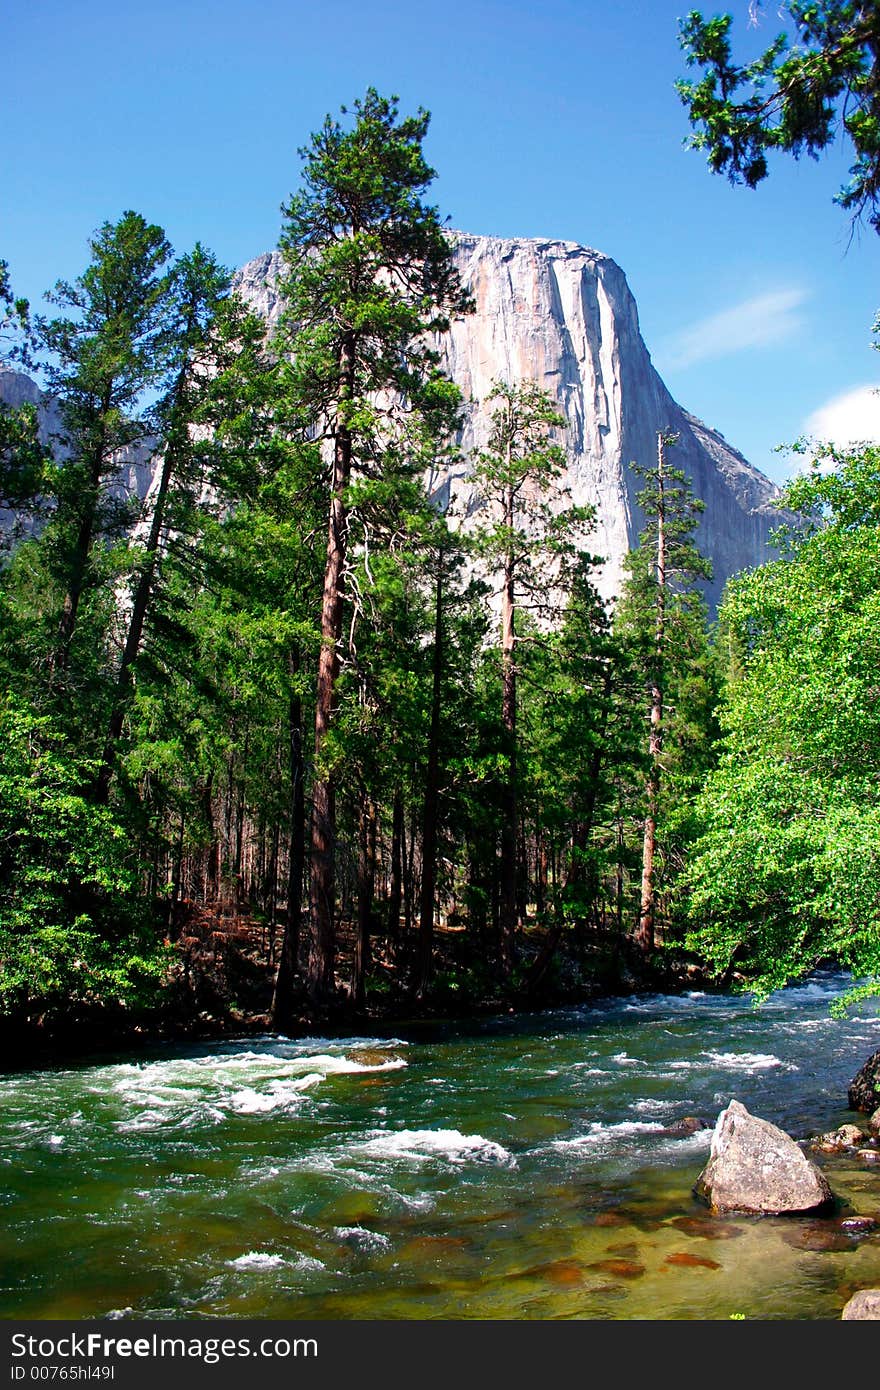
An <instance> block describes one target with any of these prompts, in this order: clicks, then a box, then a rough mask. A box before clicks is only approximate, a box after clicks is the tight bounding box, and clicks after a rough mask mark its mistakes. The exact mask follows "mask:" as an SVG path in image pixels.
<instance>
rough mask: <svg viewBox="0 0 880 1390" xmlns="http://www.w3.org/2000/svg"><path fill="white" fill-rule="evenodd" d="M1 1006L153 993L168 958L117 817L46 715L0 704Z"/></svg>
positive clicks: (33, 1009)
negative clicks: (96, 795)
mask: <svg viewBox="0 0 880 1390" xmlns="http://www.w3.org/2000/svg"><path fill="white" fill-rule="evenodd" d="M0 738H2V743H3V761H2V769H0V962H2V963H0V1013H2V1014H6V1015H7V1016H12V1017H15V1018H17V1019H19V1020H27V1021H29V1022H38V1021H40V1020H43V1021H58V1020H60V1019H72V1018H76V1017H77V1016H80V1017H81V1016H82V1013H83V1011H84V1010H87V1009H89V1008H92V1007H95V1006H100V1007H102V1008H105V1009H106V1008H107V1007H108V1006H109V1007H111V1008H113V1007H115V1008H117V1009H121V1008H128V1009H134V1008H137V1007H139V1006H143V1005H146V1004H149V1003H155V1001H156V997H157V992H158V988H159V986H160V985H161V984H162V982H163V981H164V980H165V978H166V975H167V970H168V966H169V961H168V958H167V953H166V952H165V950H164V949H163V947H162V945H161V942H160V941H159V940H158V939H157V935H156V932H155V930H154V928H153V924H152V923H151V922H150V920H149V913H148V911H145V910H144V906H143V905H142V903H141V902H140V901H139V895H138V887H139V873H138V870H139V865H138V861H137V855H136V852H135V851H134V849H133V846H132V841H131V836H130V834H129V832H128V829H127V828H126V827H125V825H124V824H122V823H121V822H120V821H119V820H118V819H117V818H115V817H114V815H113V813H112V812H111V810H110V809H108V808H107V807H104V806H96V805H95V804H94V801H93V800H92V798H91V795H90V788H91V784H92V781H93V778H94V775H95V767H94V765H93V764H89V763H88V762H87V761H83V760H82V759H81V758H79V757H78V756H77V754H76V752H75V751H74V750H73V749H72V748H71V746H70V740H69V739H68V738H67V737H66V735H65V734H64V733H63V732H62V731H61V730H59V729H58V727H57V726H56V725H55V724H54V723H53V721H52V719H51V718H50V717H49V716H47V715H37V714H34V713H33V711H32V710H30V709H28V708H27V706H26V705H24V704H23V703H22V702H21V701H19V700H18V699H17V698H16V697H14V696H8V697H5V698H4V699H3V702H2V704H0Z"/></svg>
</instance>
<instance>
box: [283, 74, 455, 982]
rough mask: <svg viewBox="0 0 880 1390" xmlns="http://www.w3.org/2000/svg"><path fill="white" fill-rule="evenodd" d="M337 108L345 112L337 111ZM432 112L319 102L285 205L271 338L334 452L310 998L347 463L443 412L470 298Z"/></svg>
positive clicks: (326, 978) (331, 883)
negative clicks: (430, 132)
mask: <svg viewBox="0 0 880 1390" xmlns="http://www.w3.org/2000/svg"><path fill="white" fill-rule="evenodd" d="M343 114H344V115H345V114H347V113H345V112H344V113H343ZM427 128H428V115H427V113H426V112H424V111H421V110H420V111H419V112H418V113H417V114H416V115H415V116H412V117H406V118H399V116H398V104H397V99H396V98H390V99H389V98H384V97H381V96H379V94H378V93H377V92H376V91H375V90H374V89H372V88H371V89H369V90H368V92H367V94H366V96H365V97H364V99H363V101H358V102H356V103H355V107H354V112H353V115H352V118H351V119H350V120H348V121H347V122H346V123H345V124H343V123H340V122H338V121H336V120H334V119H332V118H331V117H330V116H328V117H327V118H326V120H325V122H324V124H323V126H322V127H321V129H320V130H319V131H317V132H316V133H315V134H314V135H313V136H312V137H311V141H310V143H309V145H308V147H307V148H306V149H304V150H303V151H302V152H301V153H302V157H303V161H304V168H303V174H302V186H301V189H300V191H299V192H298V193H297V194H296V195H295V196H294V197H293V198H292V199H291V200H290V202H289V203H288V204H287V206H286V207H285V209H284V212H285V224H284V228H283V231H282V237H281V249H282V253H283V256H284V261H285V269H286V274H285V279H284V282H283V284H282V286H281V291H282V294H283V296H284V299H285V301H286V311H285V314H284V317H283V319H282V322H281V327H280V332H279V339H278V345H279V348H280V349H281V350H282V351H284V352H287V353H291V354H292V357H293V364H294V365H293V368H292V374H293V379H294V385H295V390H296V392H297V394H298V398H299V400H300V402H301V405H302V409H303V411H304V415H305V417H306V421H307V426H308V428H309V429H310V430H311V431H312V432H313V433H314V434H315V435H317V436H318V437H320V438H321V439H323V440H325V441H326V443H327V449H328V454H329V480H328V494H329V518H328V528H327V550H326V564H325V571H324V588H323V598H322V605H321V622H320V628H321V650H320V656H319V660H318V671H317V699H316V715H315V768H316V772H315V781H314V785H313V789H312V837H311V883H310V953H309V967H308V985H309V990H310V993H311V995H312V998H313V999H314V1000H315V1001H320V1000H325V999H327V998H328V997H329V996H330V995H332V992H333V970H334V954H335V944H334V942H335V921H334V916H335V861H334V856H335V830H336V770H335V769H334V767H332V766H331V765H329V763H328V758H327V749H326V744H327V737H328V734H329V732H330V729H331V725H332V721H333V716H334V709H335V704H336V695H337V682H338V676H339V650H338V643H339V641H340V636H341V634H342V621H343V602H344V597H345V584H346V566H347V562H348V555H349V535H348V526H349V517H348V502H347V493H348V488H349V485H350V482H351V480H352V477H353V475H354V474H358V473H361V474H366V475H373V476H375V475H381V470H382V465H383V457H384V455H385V454H386V452H387V450H388V449H389V447H391V446H392V445H394V444H399V443H400V440H401V437H402V435H403V434H404V433H405V430H406V426H407V423H408V419H409V417H411V416H413V415H416V416H419V415H420V416H422V417H424V416H425V415H435V416H436V415H442V414H443V413H444V412H446V411H448V408H449V406H450V405H451V404H454V402H455V399H456V397H457V392H456V391H455V390H454V388H450V386H449V384H448V383H445V382H444V381H442V380H441V379H440V377H439V375H438V373H437V366H436V364H437V354H436V351H435V350H433V349H432V348H431V346H430V344H429V342H428V335H429V334H431V333H436V332H442V331H443V330H444V329H445V328H446V327H447V324H448V315H449V314H450V313H460V312H463V311H464V310H465V309H466V308H467V307H468V305H467V300H466V297H465V296H464V294H463V292H462V290H461V287H460V285H459V281H458V277H457V274H456V271H455V267H454V265H453V260H452V249H451V246H450V243H449V241H448V239H447V238H446V237H445V235H444V233H443V229H442V226H441V223H440V219H439V217H438V214H437V212H436V209H434V208H433V207H430V206H428V205H427V204H426V203H425V202H424V201H423V195H424V191H425V189H426V188H427V186H428V185H429V184H430V182H431V180H432V179H433V177H434V174H433V170H431V169H430V167H429V166H428V164H427V163H426V161H425V158H424V155H423V152H422V143H423V141H424V138H425V135H426V132H427Z"/></svg>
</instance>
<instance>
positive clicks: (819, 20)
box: [676, 0, 880, 231]
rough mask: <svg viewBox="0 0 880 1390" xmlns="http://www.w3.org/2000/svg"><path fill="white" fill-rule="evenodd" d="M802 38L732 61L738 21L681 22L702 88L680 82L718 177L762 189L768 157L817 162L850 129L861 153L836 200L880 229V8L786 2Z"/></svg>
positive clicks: (826, 0) (844, 2) (857, 0)
mask: <svg viewBox="0 0 880 1390" xmlns="http://www.w3.org/2000/svg"><path fill="white" fill-rule="evenodd" d="M784 9H785V11H787V13H788V15H789V16H790V18H791V21H792V23H793V26H794V29H795V31H796V33H797V38H798V42H797V43H794V44H793V43H792V41H791V38H790V36H789V35H788V34H787V33H785V32H783V33H781V34H779V35H778V37H777V38H775V39H774V40H773V42H772V43H771V44H770V45H769V46H768V48H767V49H766V50H765V51H764V52H763V53H762V54H760V55H759V57H757V58H756V59H755V60H754V61H752V62H750V63H745V64H743V65H740V64H738V63H736V62H735V61H734V58H733V53H732V49H731V42H730V30H731V25H732V16H731V15H729V14H727V15H720V16H716V17H714V18H712V19H709V20H706V19H704V17H703V15H702V14H701V13H700V12H699V11H698V10H692V11H691V12H690V13H689V14H688V16H687V17H686V18H685V19H684V20H682V21H681V25H680V30H681V45H682V48H683V49H684V50H685V53H686V55H687V62H688V65H689V66H691V67H693V66H696V67H700V68H702V69H703V70H704V72H703V76H702V78H701V79H700V81H699V82H691V81H685V80H682V81H679V82H677V83H676V87H677V89H678V92H679V95H680V96H681V99H682V101H683V102H684V104H685V106H686V107H687V108H688V115H689V119H690V122H691V125H692V126H694V127H695V129H696V132H697V133H696V134H695V135H693V136H692V137H691V138H690V141H689V143H690V145H691V147H692V148H694V149H700V150H706V151H707V153H708V159H709V167H710V168H711V169H712V170H713V172H714V173H723V174H726V175H727V177H728V178H729V179H730V181H731V183H744V184H745V185H746V186H747V187H749V188H754V187H755V186H756V185H757V184H758V183H760V182H761V180H762V179H764V178H766V176H767V172H768V165H767V155H768V153H769V152H770V151H772V150H782V151H784V152H786V153H789V154H793V155H794V156H795V157H796V158H797V157H798V156H799V155H801V154H808V155H810V156H812V157H813V158H817V157H818V155H819V153H820V152H821V151H822V150H824V149H827V148H828V146H829V145H831V144H832V143H833V142H834V140H835V139H836V138H837V135H838V131H839V130H840V129H841V128H842V130H843V131H844V132H845V134H846V137H847V139H848V140H849V142H850V144H851V145H852V148H853V151H854V153H855V156H856V157H855V162H854V164H853V165H852V167H851V169H850V180H849V182H848V183H847V185H846V186H845V187H844V188H843V189H842V190H841V191H840V193H839V194H838V195H837V200H836V201H837V202H839V203H840V205H841V206H842V207H844V208H846V209H848V210H849V211H851V212H852V213H853V215H854V217H856V218H858V217H860V216H862V215H863V214H866V213H867V214H869V221H870V224H871V225H872V226H873V227H874V228H875V230H877V231H880V209H878V195H880V81H878V76H880V73H878V56H877V55H878V41H880V11H878V6H877V4H876V3H875V0H867V3H862V2H861V0H823V3H815V0H788V3H787V4H786V5H785V6H784Z"/></svg>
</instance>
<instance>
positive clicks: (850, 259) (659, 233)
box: [0, 0, 880, 479]
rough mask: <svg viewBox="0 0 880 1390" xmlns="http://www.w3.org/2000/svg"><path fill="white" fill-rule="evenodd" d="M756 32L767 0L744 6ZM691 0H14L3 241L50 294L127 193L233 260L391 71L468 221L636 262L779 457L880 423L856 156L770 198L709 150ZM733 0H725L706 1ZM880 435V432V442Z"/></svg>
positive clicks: (697, 404) (666, 334) (661, 325)
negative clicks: (846, 186) (689, 36)
mask: <svg viewBox="0 0 880 1390" xmlns="http://www.w3.org/2000/svg"><path fill="white" fill-rule="evenodd" d="M728 7H729V8H730V9H731V10H732V11H733V12H734V14H735V15H736V18H737V24H738V28H739V32H740V37H741V39H742V40H743V43H744V44H745V45H748V46H750V47H751V48H752V49H754V48H756V47H757V45H758V44H761V43H763V42H765V41H767V40H768V39H769V37H770V36H771V35H772V34H774V33H775V32H776V29H777V28H778V27H779V21H778V19H777V18H776V16H775V11H776V6H775V4H768V5H767V6H766V7H765V9H766V11H767V18H766V19H765V21H764V23H763V26H762V28H761V29H760V30H759V31H758V32H757V34H756V33H755V31H753V30H752V31H749V30H748V29H747V27H746V22H747V11H748V5H747V0H729V5H728ZM688 8H689V4H688V0H685V3H669V2H668V0H614V2H613V3H609V0H554V3H552V4H543V3H538V0H532V3H522V2H521V0H467V3H465V0H444V3H443V4H438V3H435V2H432V0H429V2H428V3H427V4H423V6H422V7H421V8H418V7H416V6H412V5H407V4H404V3H401V2H400V0H384V2H383V0H308V3H301V0H250V3H248V4H246V5H245V4H243V3H238V0H174V3H170V0H154V2H153V3H143V4H133V3H130V2H129V0H117V2H116V3H114V4H111V3H108V0H31V3H30V4H27V5H21V4H19V5H15V6H9V7H8V8H7V11H6V14H5V16H4V22H3V31H4V46H5V50H6V52H5V60H4V79H3V97H2V116H3V132H4V134H3V142H2V151H0V256H2V257H4V258H5V259H6V260H8V261H9V264H10V270H11V274H12V281H13V286H14V288H15V290H16V292H17V293H23V294H26V295H28V296H29V297H31V298H32V299H33V300H35V301H36V300H37V299H38V298H39V296H40V294H41V293H42V291H43V290H45V289H47V288H48V287H49V286H50V285H51V284H52V283H53V282H54V280H56V279H58V278H60V277H63V278H72V277H74V276H75V275H76V274H77V273H78V272H79V271H81V270H82V268H83V266H84V265H85V263H86V260H87V248H86V238H87V237H88V235H89V233H90V232H91V231H92V230H94V228H95V227H97V226H98V225H100V223H101V222H103V221H105V220H107V219H111V220H113V219H115V218H116V217H118V216H119V215H120V214H121V213H122V212H123V211H124V210H125V209H126V208H134V209H136V210H137V211H139V212H142V213H143V214H144V215H145V216H146V217H148V218H149V219H150V220H152V221H155V222H159V223H160V224H161V225H162V226H163V227H164V228H165V230H166V232H167V233H168V235H169V237H170V239H171V240H172V242H173V243H174V245H175V247H176V248H177V249H178V250H181V251H182V250H186V249H188V248H189V247H190V246H191V245H192V243H193V242H194V241H195V240H196V239H200V240H201V241H202V242H204V243H205V244H206V245H207V246H209V247H210V248H211V249H212V250H214V251H215V252H216V254H217V255H218V256H219V257H220V258H221V259H222V260H223V261H224V262H225V263H226V264H227V265H230V266H235V265H239V264H241V263H242V262H243V261H245V260H248V259H249V258H251V257H252V256H255V255H257V254H258V253H259V252H261V251H263V250H267V249H269V248H271V247H272V246H274V244H275V242H276V240H277V236H278V231H279V227H280V220H281V219H280V212H279V207H280V204H281V202H282V201H283V200H284V199H285V198H286V197H287V196H289V194H290V193H291V192H292V190H293V189H294V187H295V186H296V183H297V179H298V171H299V159H298V156H297V149H298V148H299V147H300V146H301V145H302V144H304V143H305V141H306V139H307V137H308V134H309V132H310V131H311V130H313V129H314V128H315V127H316V126H318V125H319V124H320V122H321V120H322V119H323V117H324V114H325V113H326V112H327V111H333V112H336V111H337V110H338V108H339V107H340V105H342V104H345V103H351V101H352V100H353V99H354V98H355V97H357V96H359V95H362V94H363V92H364V90H365V89H366V87H367V86H368V85H373V86H376V87H378V89H379V90H380V91H381V92H383V93H389V92H396V93H397V94H398V95H399V96H400V98H401V105H402V108H403V110H405V111H409V110H413V109H414V108H415V107H417V106H419V105H421V106H424V107H427V109H428V110H429V111H431V113H432V121H431V129H430V133H429V137H428V142H427V152H428V156H429V158H430V160H431V161H432V163H433V165H434V167H435V168H436V169H437V171H438V179H437V181H436V183H435V184H434V185H433V200H434V201H435V202H436V203H437V204H438V205H439V207H440V209H441V211H442V212H443V213H444V215H445V214H449V216H450V218H451V222H452V225H453V226H456V227H459V228H462V229H465V230H468V231H472V232H480V233H485V234H489V235H498V236H552V237H559V238H563V239H568V240H572V241H579V242H582V243H585V244H586V245H589V246H593V247H596V248H598V249H599V250H601V251H604V252H605V253H607V254H608V255H610V256H612V257H613V258H614V259H615V260H616V261H617V262H618V263H619V264H620V265H621V266H622V267H623V269H624V271H625V272H626V274H627V277H628V280H629V283H630V286H631V288H632V290H633V292H634V294H635V296H636V299H637V302H638V305H639V312H640V320H641V326H642V333H643V336H644V338H645V341H646V343H647V345H648V348H649V350H650V352H651V354H652V357H653V359H654V361H655V364H656V365H657V367H658V369H659V370H660V372H661V374H662V375H663V377H664V379H665V381H666V383H667V385H668V386H669V388H670V390H671V391H672V393H673V395H674V396H675V397H676V398H677V399H678V400H679V401H680V402H681V404H682V405H684V406H686V407H687V408H688V409H690V410H692V411H693V412H694V413H695V414H697V415H699V416H701V417H702V418H703V419H704V420H706V421H707V423H709V424H711V425H714V426H715V427H716V428H718V429H720V430H721V431H722V432H723V433H724V434H725V435H726V436H727V438H728V439H729V440H730V441H731V442H732V443H733V444H735V445H736V446H737V447H738V448H740V449H742V450H743V452H744V453H745V454H746V456H747V457H748V458H749V459H750V460H751V461H752V462H753V463H755V464H757V465H758V466H759V467H761V468H763V469H764V470H765V471H766V472H769V473H770V475H771V476H772V477H775V478H777V479H778V478H781V477H783V476H784V475H785V473H786V472H787V471H789V469H790V467H791V466H792V465H791V462H790V461H789V460H787V459H785V458H784V457H781V456H779V455H777V454H774V453H773V448H774V446H775V445H777V444H780V443H783V442H786V441H791V440H793V439H795V438H796V437H797V436H798V435H799V434H801V433H802V432H804V430H805V429H808V428H817V427H818V428H819V429H820V430H821V431H823V432H825V431H828V432H830V431H832V430H833V431H836V432H837V433H838V434H840V433H844V434H846V433H850V434H852V435H853V436H856V437H862V436H867V435H868V432H869V430H872V429H874V428H877V427H880V410H878V403H877V399H876V398H875V397H873V396H871V395H870V394H869V389H870V388H871V387H872V386H875V385H880V354H877V353H876V352H873V351H872V350H871V324H872V322H873V319H874V316H875V313H876V311H877V310H878V308H880V285H878V269H880V238H878V237H877V235H876V234H875V233H873V232H871V231H870V230H864V231H862V232H861V234H860V235H857V236H855V237H854V238H852V239H851V237H850V230H851V229H850V224H849V221H848V218H847V216H846V215H845V214H844V213H842V212H841V211H840V210H839V208H837V207H836V206H835V205H834V204H833V203H832V196H833V194H834V192H835V191H836V190H837V188H838V187H839V185H840V184H841V182H842V181H843V179H844V176H845V173H846V167H847V163H848V160H847V158H846V151H845V150H843V149H841V150H835V151H834V152H832V153H831V154H829V155H828V156H826V157H823V158H822V159H821V160H820V161H819V162H818V163H814V162H812V161H810V160H805V161H803V162H802V163H800V164H795V163H793V162H792V161H791V160H789V159H786V158H784V157H782V158H780V159H779V160H778V161H777V162H776V163H775V164H774V165H773V168H772V173H771V177H770V179H769V180H767V182H766V183H765V184H764V185H762V186H761V188H760V189H758V190H756V191H755V192H750V191H748V190H745V189H732V188H731V187H730V186H729V185H728V184H727V183H726V182H725V181H724V180H722V179H718V178H716V177H713V176H711V175H710V174H709V173H708V172H707V170H706V167H705V163H704V159H703V156H701V155H700V154H697V153H693V152H689V151H686V150H685V149H684V148H683V140H684V137H685V136H686V134H687V122H686V117H685V112H684V108H683V107H682V106H681V104H680V102H679V100H678V97H677V95H676V93H675V91H674V88H673V82H674V80H675V78H676V77H677V76H681V75H683V73H684V65H683V60H682V56H681V53H680V50H679V47H678V38H677V19H678V17H679V16H680V15H682V14H683V13H684V12H685V11H686V10H687V9H688ZM706 8H707V9H713V8H718V7H712V6H707V7H706ZM878 437H880V436H878Z"/></svg>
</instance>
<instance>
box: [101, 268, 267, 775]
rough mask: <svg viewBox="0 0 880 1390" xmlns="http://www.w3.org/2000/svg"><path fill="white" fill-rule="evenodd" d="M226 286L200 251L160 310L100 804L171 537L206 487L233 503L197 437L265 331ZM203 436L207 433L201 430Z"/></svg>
mask: <svg viewBox="0 0 880 1390" xmlns="http://www.w3.org/2000/svg"><path fill="white" fill-rule="evenodd" d="M229 287H230V278H229V275H228V274H227V272H226V271H224V270H223V269H222V267H220V266H219V265H218V263H217V261H216V259H215V258H214V257H213V256H212V255H211V254H210V252H208V251H206V250H205V249H204V248H203V247H202V246H201V245H196V247H195V249H194V250H193V251H192V252H191V253H190V254H189V255H186V256H183V257H181V258H180V259H179V260H178V261H177V262H175V264H174V266H173V268H172V270H171V272H170V274H169V276H168V280H167V286H166V294H165V296H164V304H163V317H164V337H165V345H164V351H163V359H164V360H163V382H162V383H161V384H162V385H163V386H164V390H163V391H162V394H161V396H160V398H159V400H158V402H157V404H156V405H155V407H154V408H153V410H152V411H151V424H152V428H153V440H154V447H155V457H156V459H157V461H158V468H157V476H156V483H155V486H154V490H153V492H152V495H151V497H150V499H149V502H150V515H149V522H148V524H147V526H146V534H145V535H144V537H143V540H142V542H141V543H140V544H137V543H136V545H135V546H134V547H133V549H134V553H135V555H136V557H137V563H136V566H135V569H134V573H133V575H132V577H131V580H130V583H131V600H130V602H131V607H130V612H129V615H128V624H127V630H126V635H125V641H124V644H123V648H122V655H121V657H120V660H119V666H118V669H117V672H116V680H115V689H114V692H113V696H112V698H111V704H110V714H109V719H108V727H107V736H106V742H105V748H104V758H103V764H102V767H101V772H100V775H99V778H98V794H99V795H100V796H101V797H106V795H107V792H108V790H109V784H110V778H111V775H112V772H113V766H114V756H115V747H116V742H117V740H118V739H119V736H120V734H121V733H122V728H123V720H124V716H125V709H126V705H127V703H128V700H129V697H130V693H131V681H132V674H133V667H134V664H135V662H136V661H137V658H138V654H139V652H140V649H141V644H142V641H143V637H144V628H145V624H146V622H147V618H148V614H149V610H150V606H151V603H152V600H153V597H154V592H155V589H156V585H157V582H158V581H159V579H160V571H161V562H162V553H161V552H162V547H163V545H167V540H168V532H169V531H170V530H171V529H172V528H173V529H174V530H175V532H176V542H177V546H178V548H179V547H180V544H181V539H182V536H183V535H184V534H185V533H186V531H187V530H189V531H190V532H192V530H193V518H194V517H196V516H197V515H198V509H199V504H200V503H201V501H202V495H203V493H204V491H205V489H206V488H208V487H209V485H213V486H214V488H215V489H216V488H217V486H218V484H219V485H220V488H221V493H222V495H223V499H224V502H228V501H230V500H231V499H230V497H229V493H228V489H225V488H223V486H222V485H223V482H225V479H223V477H222V473H221V472H220V470H218V469H217V468H216V467H215V468H213V469H212V468H211V463H212V461H213V460H214V458H215V456H216V454H217V452H218V451H217V449H216V447H215V446H214V444H213V441H212V440H210V439H209V440H205V439H204V438H199V435H198V427H199V426H202V427H204V425H205V424H206V423H211V424H213V425H214V426H215V428H216V426H217V423H218V422H217V420H216V412H215V411H214V410H213V409H212V407H213V405H214V402H215V401H216V400H217V398H218V396H219V390H218V382H217V378H218V376H219V377H220V379H221V383H222V381H223V373H224V371H225V370H226V369H227V368H228V366H229V360H230V355H238V354H240V353H242V352H243V351H245V349H246V346H247V345H248V340H249V335H250V336H252V335H253V334H254V332H255V331H259V332H260V336H261V337H262V332H261V330H258V329H257V328H256V326H255V325H254V324H251V323H248V321H247V318H246V316H245V314H244V312H243V310H242V309H241V308H240V307H239V306H238V304H237V303H236V302H235V301H234V300H233V301H230V300H229V298H228V296H229ZM212 414H213V415H214V416H215V418H214V419H212ZM201 433H202V434H204V428H202V430H201ZM195 529H196V530H197V529H198V528H197V523H196V528H195ZM188 539H189V541H190V544H191V545H193V544H195V543H197V540H198V537H197V535H192V534H190V535H189V537H188Z"/></svg>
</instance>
